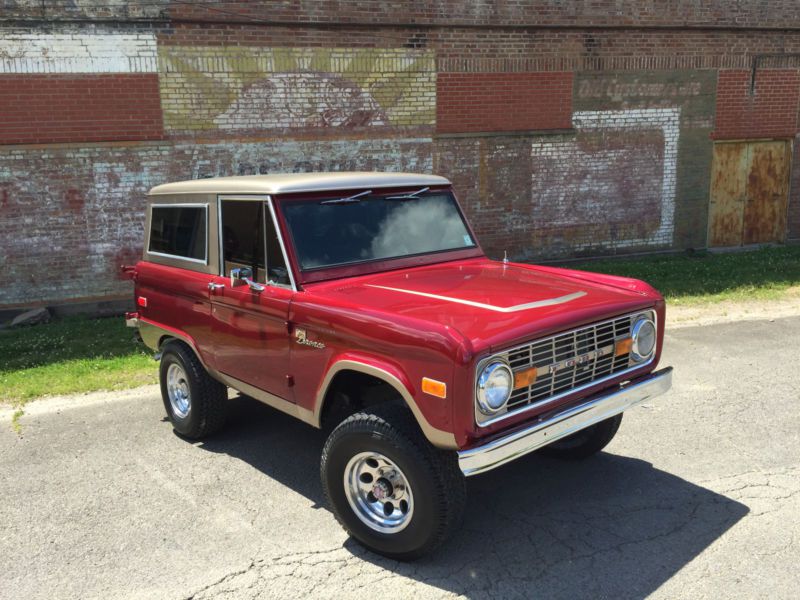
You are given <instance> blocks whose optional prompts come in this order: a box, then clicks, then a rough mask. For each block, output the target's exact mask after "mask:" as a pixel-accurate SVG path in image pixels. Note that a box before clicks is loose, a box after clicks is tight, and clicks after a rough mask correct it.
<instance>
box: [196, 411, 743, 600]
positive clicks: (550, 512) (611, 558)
mask: <svg viewBox="0 0 800 600" xmlns="http://www.w3.org/2000/svg"><path fill="white" fill-rule="evenodd" d="M232 405H233V406H232V408H233V414H232V418H231V421H232V422H231V423H230V427H227V428H226V430H225V431H224V432H221V433H220V434H219V435H217V436H214V437H213V438H211V439H209V440H207V441H206V442H204V443H203V444H201V445H200V446H199V447H200V448H203V449H205V450H208V451H211V452H219V453H224V454H227V455H230V456H233V457H236V458H238V459H240V460H243V461H245V462H247V463H248V464H250V465H252V466H253V467H254V468H256V469H258V470H259V471H261V472H262V473H264V474H265V475H267V476H269V477H271V478H273V479H275V480H276V481H279V482H280V483H282V484H284V485H286V486H288V487H290V488H291V489H292V490H294V491H296V492H298V493H300V494H303V495H304V496H306V497H307V498H309V499H310V500H312V501H313V502H315V503H316V504H317V505H320V506H321V505H324V501H323V494H322V487H321V484H320V482H319V476H318V469H319V456H320V452H321V449H322V445H323V443H324V439H323V436H322V433H321V432H319V431H317V430H315V429H312V428H311V427H308V426H307V425H304V424H302V423H300V422H299V421H297V420H296V419H293V418H291V417H288V416H286V415H283V414H282V413H279V412H277V411H275V410H273V409H271V408H269V407H267V406H265V405H263V404H260V403H259V402H257V401H255V400H252V399H249V398H237V399H235V400H233V401H232ZM467 486H468V493H469V499H468V505H467V511H466V517H465V520H464V525H463V527H462V528H461V530H460V531H459V532H458V533H457V534H456V535H455V536H454V537H453V538H452V539H451V540H450V541H449V542H447V543H446V544H445V545H444V546H443V547H442V548H441V549H440V550H438V551H437V552H435V553H434V554H433V555H431V556H429V557H426V558H423V559H421V560H419V561H416V562H414V563H407V564H406V563H398V562H396V561H393V560H388V559H385V558H383V557H380V556H378V555H375V554H372V553H371V552H368V551H366V550H364V549H363V548H362V547H361V546H359V545H358V544H357V543H355V542H353V541H352V540H348V541H347V542H346V543H345V548H346V549H347V550H348V551H349V552H351V553H352V554H354V555H356V556H358V557H360V558H361V559H362V560H365V561H368V562H370V563H373V564H374V565H377V566H380V567H382V568H384V569H386V570H389V571H391V572H393V573H396V574H397V575H400V576H403V577H407V578H409V579H413V580H419V581H423V582H424V583H425V584H426V585H429V586H430V585H433V586H436V587H439V588H440V589H442V590H445V591H447V592H451V593H454V594H458V595H464V596H467V597H470V598H484V597H504V598H519V597H526V598H530V597H546V598H569V599H574V598H606V597H608V598H644V597H646V596H648V595H649V594H651V593H652V592H653V591H654V590H656V589H658V588H659V587H660V586H661V585H662V584H664V583H665V582H666V581H668V580H669V579H670V578H671V577H672V576H673V575H674V574H675V573H677V572H678V571H679V570H680V569H682V568H683V567H684V566H685V565H687V564H688V563H689V562H691V561H692V559H694V558H695V557H696V556H697V555H699V554H700V553H701V552H703V550H705V549H706V548H707V547H708V546H710V545H711V544H712V543H713V542H714V541H715V540H717V539H718V538H719V537H720V536H722V535H723V534H724V533H725V532H726V531H728V530H729V529H730V528H731V527H733V526H734V525H735V524H736V523H737V522H738V521H739V520H740V519H742V518H743V517H744V516H745V515H746V514H747V513H748V511H749V509H748V508H747V507H746V506H745V505H743V504H741V503H739V502H736V501H734V500H731V499H730V498H727V497H725V496H722V495H720V494H717V493H715V492H713V491H711V490H708V489H705V488H703V487H700V486H698V485H696V484H693V483H690V482H688V481H686V480H684V479H681V478H680V477H676V476H674V475H671V474H670V473H667V472H664V471H661V470H659V469H657V468H654V467H653V465H651V464H650V463H648V462H646V461H643V460H639V459H634V458H627V457H624V456H617V455H614V454H611V453H601V454H598V455H597V456H595V457H592V458H590V459H587V460H585V461H579V462H568V461H558V460H554V459H548V458H544V457H539V456H536V455H531V456H528V457H524V458H522V459H519V460H517V461H515V462H513V463H510V464H508V465H506V466H504V467H501V468H499V469H497V470H495V471H492V472H490V473H487V474H485V475H481V476H478V477H472V478H470V479H468V480H467Z"/></svg>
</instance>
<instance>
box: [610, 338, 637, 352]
mask: <svg viewBox="0 0 800 600" xmlns="http://www.w3.org/2000/svg"><path fill="white" fill-rule="evenodd" d="M632 347H633V338H625V339H624V340H617V343H616V344H614V356H622V355H623V354H629V353H630V351H631V348H632Z"/></svg>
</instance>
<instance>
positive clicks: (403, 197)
mask: <svg viewBox="0 0 800 600" xmlns="http://www.w3.org/2000/svg"><path fill="white" fill-rule="evenodd" d="M429 189H431V188H429V187H424V188H422V189H421V190H417V191H416V192H408V193H407V194H400V195H398V196H386V199H387V200H418V199H419V195H420V194H424V193H425V192H427V191H428V190H429Z"/></svg>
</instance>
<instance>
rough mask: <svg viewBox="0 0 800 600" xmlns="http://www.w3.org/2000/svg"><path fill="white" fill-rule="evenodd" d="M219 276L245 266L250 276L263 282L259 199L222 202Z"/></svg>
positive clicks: (262, 207)
mask: <svg viewBox="0 0 800 600" xmlns="http://www.w3.org/2000/svg"><path fill="white" fill-rule="evenodd" d="M221 212H222V264H223V275H228V274H230V272H231V269H237V268H242V267H247V268H249V269H252V270H253V279H255V281H260V282H262V283H264V282H266V277H265V271H264V229H263V221H264V217H263V213H264V203H263V202H252V201H241V200H223V201H222V211H221Z"/></svg>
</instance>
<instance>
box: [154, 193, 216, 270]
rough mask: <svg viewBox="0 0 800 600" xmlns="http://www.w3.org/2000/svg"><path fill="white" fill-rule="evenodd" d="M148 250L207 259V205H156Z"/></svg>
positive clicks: (179, 256)
mask: <svg viewBox="0 0 800 600" xmlns="http://www.w3.org/2000/svg"><path fill="white" fill-rule="evenodd" d="M150 210H151V218H150V245H149V246H148V248H147V251H148V252H155V253H158V254H166V255H168V256H176V257H178V258H185V259H189V260H193V261H199V262H206V260H207V256H206V255H207V244H206V221H207V219H208V207H206V206H204V205H180V204H178V205H160V206H157V205H153V206H152V207H151V209H150Z"/></svg>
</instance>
